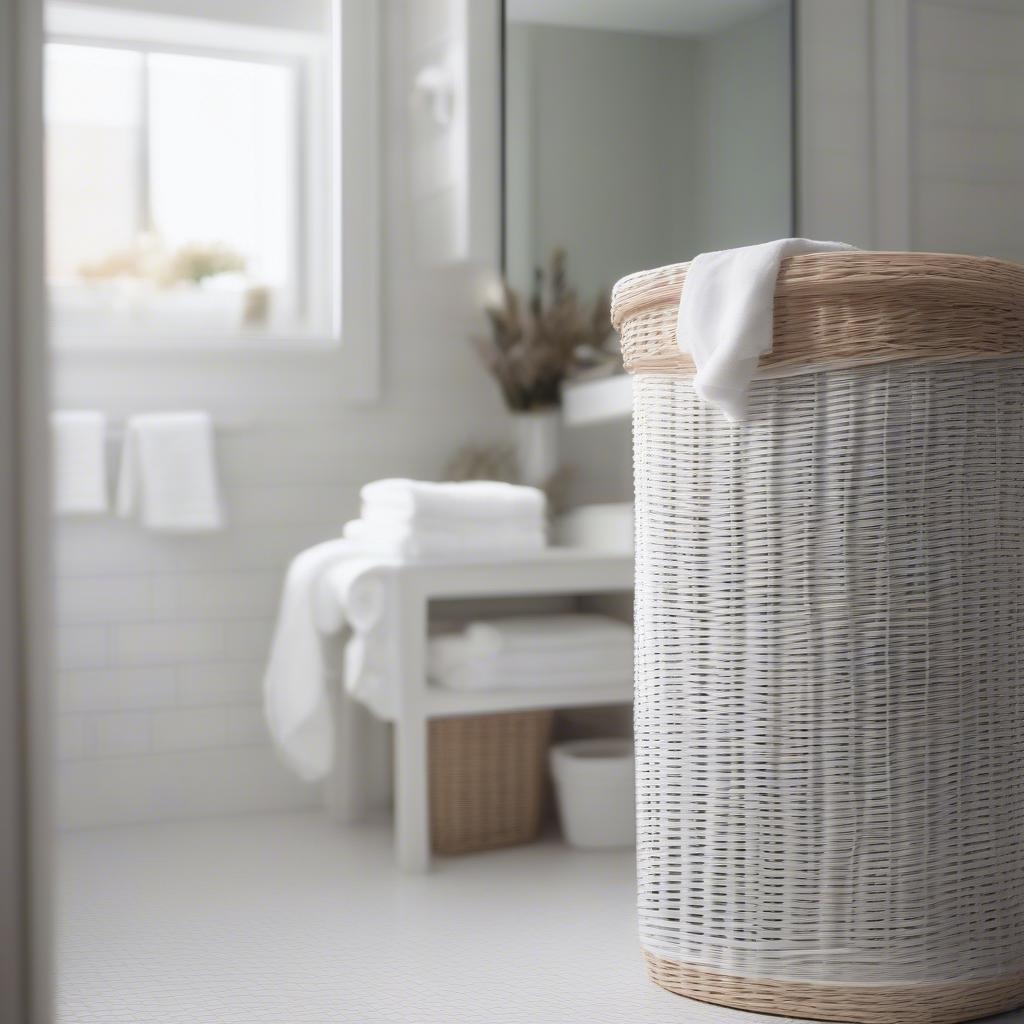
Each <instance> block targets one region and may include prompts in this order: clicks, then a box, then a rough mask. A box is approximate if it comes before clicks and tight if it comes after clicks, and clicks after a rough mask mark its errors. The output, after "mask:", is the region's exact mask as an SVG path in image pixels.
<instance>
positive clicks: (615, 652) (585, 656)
mask: <svg viewBox="0 0 1024 1024" xmlns="http://www.w3.org/2000/svg"><path fill="white" fill-rule="evenodd" d="M632 664H633V645H632V642H631V637H626V638H625V639H624V640H623V641H621V642H618V643H601V644H595V645H593V646H591V647H578V646H574V647H566V648H561V649H559V648H551V649H543V648H540V649H537V650H516V649H513V650H508V651H497V652H493V653H486V654H481V653H480V652H479V650H478V649H477V648H476V647H475V646H474V645H473V643H472V641H471V640H470V639H469V638H468V637H466V635H465V634H464V633H460V634H456V635H451V636H436V637H433V638H431V640H430V644H429V646H428V672H429V674H430V676H431V677H432V678H436V679H439V678H442V677H444V676H445V675H447V674H448V673H450V672H457V671H461V670H463V669H467V668H472V669H477V668H479V669H480V670H481V671H486V672H489V673H491V674H496V675H505V676H515V675H538V674H541V675H543V674H544V673H547V672H599V671H601V670H602V669H605V668H608V669H614V670H615V671H617V672H625V671H628V670H629V669H630V667H631V666H632Z"/></svg>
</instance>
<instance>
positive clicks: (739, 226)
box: [673, 5, 792, 259]
mask: <svg viewBox="0 0 1024 1024" xmlns="http://www.w3.org/2000/svg"><path fill="white" fill-rule="evenodd" d="M789 32H790V24H789V11H788V10H787V9H786V7H785V6H784V5H782V6H779V7H777V8H773V9H770V10H768V11H765V12H764V13H763V14H760V15H758V16H757V17H753V18H744V19H743V20H741V21H739V22H737V23H736V24H735V25H734V26H733V27H732V28H729V29H726V30H724V31H722V32H717V33H715V34H713V35H711V36H708V37H707V38H705V39H702V40H701V41H700V43H699V45H698V46H697V47H696V51H697V72H696V75H695V76H694V82H695V85H696V89H697V91H696V95H695V98H694V103H695V107H696V116H695V121H696V135H695V139H696V144H695V145H694V144H692V143H691V148H692V149H693V151H694V161H695V164H696V167H695V196H696V197H697V202H696V204H695V205H696V211H695V213H696V217H697V221H698V225H699V228H698V230H699V242H698V246H697V248H696V251H697V252H699V251H706V250H709V249H725V248H730V247H732V246H737V245H751V244H753V243H755V242H764V241H769V240H770V239H772V238H777V237H778V235H779V230H780V226H781V225H780V216H779V211H780V210H787V209H788V208H789V206H790V204H791V198H792V172H791V167H790V163H791V158H790V148H791V137H792V136H791V132H790V126H789V97H790V77H791V75H790V69H789V60H788V55H789V48H790V43H789ZM675 251H676V253H683V254H684V255H677V256H674V257H673V258H674V259H688V258H689V256H690V255H691V254H690V253H688V252H687V251H686V249H685V248H684V247H683V246H682V245H679V246H677V247H676V250H675Z"/></svg>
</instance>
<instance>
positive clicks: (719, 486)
mask: <svg viewBox="0 0 1024 1024" xmlns="http://www.w3.org/2000/svg"><path fill="white" fill-rule="evenodd" d="M685 273H686V267H685V265H679V266H673V267H667V268H664V269H662V270H657V271H650V272H646V273H644V274H637V275H634V276H632V277H627V278H625V279H624V280H622V281H620V282H619V284H618V285H617V287H616V290H615V294H614V298H613V319H614V321H615V323H616V325H617V326H619V327H620V329H621V332H622V338H623V351H624V355H625V359H626V363H627V367H628V368H629V370H630V371H631V372H632V373H633V374H635V382H634V395H635V412H634V434H635V446H636V458H635V464H636V500H637V508H636V520H637V548H636V559H637V586H636V638H637V677H636V678H637V682H636V685H637V691H636V702H635V720H636V747H637V749H636V754H637V805H638V828H637V840H638V859H639V863H638V877H639V912H640V930H641V940H642V944H643V947H644V951H645V955H646V958H647V962H648V966H649V970H650V973H651V976H652V977H653V978H654V980H655V981H656V982H658V983H659V984H660V985H662V986H664V987H665V988H668V989H671V990H672V991H675V992H679V993H682V994H684V995H688V996H692V997H694V998H697V999H702V1000H707V1001H710V1002H715V1003H721V1004H725V1005H729V1006H735V1007H741V1008H744V1009H748V1010H758V1011H767V1012H770V1013H776V1014H789V1015H796V1016H802V1017H812V1018H819V1019H828V1020H847V1021H865V1022H892V1021H921V1022H929V1024H935V1022H952V1021H961V1020H967V1019H971V1018H975V1017H981V1016H984V1015H987V1014H991V1013H996V1012H999V1011H1003V1010H1009V1009H1011V1008H1014V1007H1017V1006H1020V1005H1021V1004H1022V1003H1024V689H1022V679H1021V674H1022V668H1024V359H1022V353H1024V268H1022V267H1020V266H1016V265H1011V264H1006V263H1002V262H999V261H996V260H989V259H977V258H968V257H952V256H937V255H922V254H899V253H890V254H885V253H835V254H827V255H810V256H800V257H795V258H792V259H789V260H786V261H785V262H784V263H783V266H782V271H781V274H780V276H779V282H778V288H777V292H776V300H775V335H774V343H773V350H772V352H771V353H770V355H768V356H766V357H764V358H763V359H762V363H761V367H760V369H759V373H758V378H757V379H756V380H755V382H754V385H753V387H752V392H751V399H750V415H749V419H748V420H747V421H746V422H745V423H743V424H742V425H741V426H738V427H737V426H734V425H731V424H730V423H728V422H727V421H726V420H725V418H724V417H723V416H722V415H721V414H720V413H719V412H718V411H717V410H715V409H713V408H710V407H708V406H705V405H704V404H703V403H702V402H701V401H700V400H699V399H698V398H696V396H695V395H694V393H693V390H692V387H691V384H690V379H689V378H690V377H691V376H692V374H693V366H692V364H691V363H690V362H689V360H688V359H687V358H686V357H685V356H683V355H682V354H681V352H680V350H679V348H678V346H677V344H676V339H675V329H676V315H677V309H678V304H679V296H680V289H681V287H682V286H683V282H684V279H685Z"/></svg>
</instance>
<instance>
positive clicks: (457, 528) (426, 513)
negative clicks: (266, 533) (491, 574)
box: [345, 480, 547, 560]
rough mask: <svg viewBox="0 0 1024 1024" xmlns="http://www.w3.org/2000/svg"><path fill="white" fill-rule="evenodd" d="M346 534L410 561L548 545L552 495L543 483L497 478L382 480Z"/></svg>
mask: <svg viewBox="0 0 1024 1024" xmlns="http://www.w3.org/2000/svg"><path fill="white" fill-rule="evenodd" d="M360 497H361V499H362V510H361V514H360V518H359V519H355V520H353V521H352V522H350V523H347V524H346V525H345V537H346V538H347V539H349V540H351V541H353V542H355V543H357V544H358V545H359V546H360V547H361V548H363V549H364V550H366V551H367V552H370V553H375V554H385V555H393V556H396V557H398V558H403V559H410V560H416V559H429V558H440V559H444V558H459V557H471V558H472V557H478V558H479V557H495V556H502V555H522V554H528V553H530V552H533V551H539V550H540V549H542V548H543V547H544V546H545V545H546V544H547V499H546V498H545V496H544V492H543V491H540V490H538V489H537V488H536V487H519V486H516V485H514V484H506V483H499V482H497V481H490V480H472V481H466V482H463V483H428V482H425V481H422V480H377V481H375V482H374V483H371V484H367V485H366V486H365V487H364V488H363V489H362V490H361V491H360Z"/></svg>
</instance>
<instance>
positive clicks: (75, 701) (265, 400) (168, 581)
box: [53, 4, 509, 826]
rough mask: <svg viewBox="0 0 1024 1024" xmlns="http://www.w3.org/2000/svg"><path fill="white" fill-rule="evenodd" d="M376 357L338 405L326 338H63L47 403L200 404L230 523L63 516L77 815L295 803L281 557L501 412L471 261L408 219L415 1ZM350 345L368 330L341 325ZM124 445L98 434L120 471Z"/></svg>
mask: <svg viewBox="0 0 1024 1024" xmlns="http://www.w3.org/2000/svg"><path fill="white" fill-rule="evenodd" d="M388 11H389V13H388V24H387V27H386V31H387V46H386V48H385V52H386V53H387V58H386V59H387V68H386V74H385V82H386V85H385V103H386V117H385V133H386V139H385V180H384V182H383V187H382V194H383V198H384V219H385V238H384V294H383V296H382V301H383V304H384V314H385V317H384V319H385V337H384V349H385V371H384V385H383V394H382V396H381V399H380V401H379V402H377V403H374V404H371V405H366V406H362V407H352V406H345V404H344V403H343V400H342V399H341V398H340V397H339V392H340V380H339V373H340V369H339V362H338V360H337V358H336V356H335V355H334V353H332V352H322V351H321V352H309V351H307V352H301V351H263V352H247V351H243V350H239V351H237V352H224V351H219V352H216V351H198V352H197V351H195V350H194V349H192V350H168V351H166V352H154V351H148V352H139V353H127V354H126V353H123V352H121V353H118V352H114V351H111V352H104V351H89V352H72V351H67V350H65V351H60V350H58V352H57V356H56V359H55V361H54V380H53V389H54V402H55V404H56V405H57V406H58V407H65V408H99V409H104V410H106V412H107V413H108V414H109V415H111V416H112V417H115V418H120V417H123V416H125V415H127V414H129V413H132V412H136V411H143V410H148V409H152V410H158V409H173V408H205V409H208V410H209V412H210V413H211V414H212V416H213V418H214V421H215V422H218V421H219V422H221V423H223V422H233V423H245V424H251V426H249V427H247V428H245V429H234V430H220V429H218V432H217V439H216V443H217V460H218V468H219V472H220V475H221V480H222V484H223V488H224V496H225V502H226V506H227V515H228V528H227V529H226V530H225V531H224V532H223V533H220V534H216V535H209V536H191V537H174V536H166V535H156V534H148V533H146V532H145V531H144V530H142V529H141V528H140V527H139V526H137V525H136V524H132V523H124V522H121V521H118V520H116V519H113V518H100V519H96V520H91V521H86V520H81V521H75V520H61V521H59V522H58V524H57V528H56V548H57V550H56V570H57V581H56V590H57V605H58V615H59V620H60V622H59V636H58V645H59V659H60V675H59V679H58V701H57V703H58V717H59V722H58V730H57V731H58V739H59V744H58V745H59V756H60V758H61V761H60V765H59V772H58V780H59V790H58V813H59V817H60V820H61V821H62V822H63V823H64V824H65V825H68V826H90V825H97V824H103V823H114V822H127V821H141V820H152V819H160V818H167V817H188V816H193V815H204V814H222V813H233V812H241V811H258V810H273V809H281V808H289V807H298V806H301V805H304V804H310V803H313V802H315V801H316V800H318V799H319V794H318V793H317V791H316V789H315V788H311V787H309V786H306V785H305V784H303V783H301V782H299V781H298V780H296V779H295V778H294V777H292V776H291V775H290V774H289V773H288V772H287V771H286V770H285V769H284V768H283V767H282V766H281V764H280V762H279V761H278V758H277V756H276V753H275V752H274V750H273V749H272V747H271V744H270V740H269V736H268V734H267V731H266V728H265V726H264V724H263V718H262V710H261V706H260V700H261V689H260V688H261V677H262V672H263V662H264V659H265V657H266V653H267V650H268V647H269V644H270V638H271V632H272V629H273V623H274V617H275V614H276V610H277V599H278V591H279V587H280V585H281V581H282V578H283V575H284V571H285V568H286V566H287V564H288V560H289V559H290V558H291V557H292V556H293V555H295V554H296V553H298V552H299V551H301V550H302V549H303V548H305V547H308V546H309V545H310V544H314V543H316V542H318V541H322V540H325V539H328V538H331V537H336V536H338V534H339V532H340V528H341V526H342V524H343V523H344V522H345V521H346V520H347V519H349V518H351V517H353V516H354V515H355V514H357V511H358V493H359V487H360V485H361V484H363V483H365V482H366V481H367V480H370V479H374V478H377V477H382V476H396V475H400V476H419V477H424V478H428V479H429V478H435V479H436V478H437V477H438V476H439V475H440V473H441V471H442V469H443V467H444V465H445V463H446V462H447V461H448V460H449V459H450V458H451V457H452V456H453V455H454V454H455V452H456V451H457V450H458V449H459V448H461V447H462V446H464V445H466V444H469V443H473V444H486V443H488V442H505V441H507V439H508V436H509V428H508V421H507V417H506V415H505V413H504V410H503V408H502V404H501V399H500V396H499V394H498V391H497V388H496V387H495V385H494V383H493V382H492V381H491V380H489V379H488V378H487V376H486V375H485V373H484V371H483V369H482V368H481V366H480V363H479V360H478V359H477V358H476V356H475V355H474V353H473V350H472V347H471V344H470V340H469V339H470V338H471V337H472V336H473V335H474V334H478V333H479V332H480V331H482V330H484V329H485V326H486V325H485V323H484V321H483V319H482V317H481V314H480V312H479V308H478V297H479V295H480V294H482V291H483V288H482V285H483V276H482V275H481V273H480V272H479V271H474V270H472V269H470V268H467V267H462V268H455V267H433V268H429V267H425V266H422V265H420V264H418V263H417V262H416V259H415V256H414V255H413V253H412V252H411V251H410V249H411V247H410V246H409V245H408V244H407V239H408V237H409V234H410V230H411V223H412V219H413V215H414V211H413V209H412V201H411V199H410V197H409V194H408V188H407V181H406V173H405V167H406V163H407V156H406V148H407V145H408V128H407V118H408V116H409V109H408V104H407V102H406V97H407V96H408V94H409V90H410V88H411V83H410V81H409V78H410V77H411V74H412V71H413V67H414V66H413V64H412V62H411V61H410V60H409V58H408V56H407V55H406V53H407V51H406V49H405V46H406V30H407V24H406V21H405V18H406V13H407V12H406V10H405V7H404V5H402V4H396V5H388ZM345 342H346V344H358V343H359V339H358V338H354V339H345ZM117 456H118V451H117V446H116V445H115V444H112V445H111V447H110V462H111V468H112V469H116V460H117Z"/></svg>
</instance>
